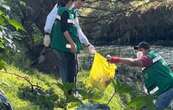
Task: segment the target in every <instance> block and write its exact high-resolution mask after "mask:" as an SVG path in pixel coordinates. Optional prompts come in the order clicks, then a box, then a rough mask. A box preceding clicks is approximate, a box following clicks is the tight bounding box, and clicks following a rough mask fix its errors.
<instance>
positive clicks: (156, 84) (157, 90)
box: [143, 51, 173, 96]
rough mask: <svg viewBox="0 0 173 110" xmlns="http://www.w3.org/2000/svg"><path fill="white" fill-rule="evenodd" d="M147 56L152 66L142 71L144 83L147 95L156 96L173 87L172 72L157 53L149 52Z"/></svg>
mask: <svg viewBox="0 0 173 110" xmlns="http://www.w3.org/2000/svg"><path fill="white" fill-rule="evenodd" d="M147 56H148V57H149V58H150V59H151V60H152V62H153V64H152V65H151V66H149V67H146V68H145V69H144V70H143V73H144V83H145V86H146V88H147V91H148V93H149V94H154V95H156V96H158V95H160V94H162V93H163V92H165V91H167V90H168V89H170V88H172V87H173V72H172V70H171V69H170V67H169V65H168V64H167V63H166V61H165V60H164V59H163V58H162V57H161V56H160V55H159V54H158V53H157V52H155V51H150V52H149V53H148V55H147Z"/></svg>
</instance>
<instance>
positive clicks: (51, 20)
mask: <svg viewBox="0 0 173 110" xmlns="http://www.w3.org/2000/svg"><path fill="white" fill-rule="evenodd" d="M57 11H58V8H57V4H56V5H55V6H54V8H53V9H52V10H51V12H50V13H49V14H48V16H47V18H46V23H45V26H44V32H45V33H47V34H50V33H51V30H52V27H53V24H54V22H55V19H56V15H57Z"/></svg>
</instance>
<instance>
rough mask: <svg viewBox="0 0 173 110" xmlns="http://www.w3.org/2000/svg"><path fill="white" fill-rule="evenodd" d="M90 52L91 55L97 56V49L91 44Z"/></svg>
mask: <svg viewBox="0 0 173 110" xmlns="http://www.w3.org/2000/svg"><path fill="white" fill-rule="evenodd" d="M88 51H89V53H90V54H95V53H96V49H95V47H94V46H93V45H92V44H89V46H88Z"/></svg>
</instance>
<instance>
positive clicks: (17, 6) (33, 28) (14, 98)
mask: <svg viewBox="0 0 173 110" xmlns="http://www.w3.org/2000/svg"><path fill="white" fill-rule="evenodd" d="M41 3H42V5H38V4H41ZM55 3H56V1H55V0H52V1H51V0H50V1H46V0H45V1H43V2H41V0H35V1H33V0H27V1H26V0H1V1H0V75H1V77H0V91H3V93H4V94H5V95H6V96H7V98H8V100H9V102H10V103H11V105H12V107H13V108H14V110H60V109H62V110H64V109H67V110H73V109H76V108H80V107H83V106H92V104H104V105H106V106H109V107H110V108H111V110H141V109H142V108H145V107H148V109H149V110H154V106H153V103H152V100H153V97H152V96H145V94H144V93H142V92H141V89H142V84H141V83H140V82H141V75H139V73H140V72H139V71H137V70H138V69H136V68H135V69H132V68H129V67H126V66H124V65H122V66H119V69H120V71H119V72H120V73H123V74H120V73H119V74H117V76H116V78H115V79H114V80H113V81H112V83H111V84H110V85H109V86H108V87H107V88H106V89H105V91H100V90H98V89H95V88H89V87H88V86H87V78H88V76H89V69H88V68H89V66H87V68H84V67H83V66H85V63H87V60H88V58H87V55H86V54H83V56H82V57H81V60H82V61H81V62H82V63H81V65H80V72H79V74H78V81H77V83H76V84H77V85H76V84H65V85H62V84H61V81H60V80H59V79H58V76H57V75H56V74H45V73H41V72H39V71H38V70H37V69H35V68H31V66H30V64H31V63H33V61H31V60H30V59H29V58H28V55H27V54H26V53H28V52H29V53H32V54H33V55H35V53H34V52H33V51H32V47H33V46H34V45H35V44H39V43H41V42H42V36H43V26H44V22H45V18H46V15H47V13H48V12H49V10H50V9H51V8H52V6H54V4H55ZM34 4H35V5H34ZM47 4H48V5H47ZM52 4H53V5H52ZM155 4H158V5H157V6H156V5H155ZM105 5H106V6H105ZM171 5H172V3H171V2H165V1H160V2H159V1H155V0H152V1H149V2H146V1H143V0H127V1H122V0H111V1H107V0H103V1H97V0H96V1H94V0H87V6H85V7H84V8H83V9H82V10H81V12H82V14H81V15H80V18H81V19H82V25H83V26H84V29H85V31H86V33H88V34H87V35H89V36H94V37H90V39H92V40H93V42H95V43H97V42H96V41H98V39H99V43H98V44H102V42H103V41H106V44H107V42H110V41H111V43H112V44H116V43H117V42H118V43H130V44H133V43H134V41H135V42H136V41H138V40H151V41H152V40H153V39H154V38H155V35H157V37H156V38H157V40H165V39H163V38H166V40H168V41H170V42H171V40H172V37H171V36H172V31H171V28H172V24H171V23H172V20H170V19H168V18H169V17H170V16H171V15H170V14H169V13H166V14H164V15H165V16H164V19H162V17H161V16H162V15H160V16H159V15H158V13H157V14H156V15H158V16H157V17H159V18H160V21H163V20H165V19H167V22H163V23H158V22H160V21H157V20H156V21H157V22H154V23H156V24H152V25H147V24H149V23H151V22H152V20H153V19H155V17H154V18H153V19H151V21H150V20H148V22H147V24H146V25H144V24H141V25H140V23H138V22H137V23H136V22H135V23H136V24H135V23H134V22H133V18H135V19H137V20H138V19H139V17H138V16H136V15H139V16H143V18H145V17H146V18H148V17H150V16H152V14H153V12H152V11H151V12H150V10H153V9H154V8H156V10H157V11H159V10H162V11H163V12H162V11H161V12H162V14H163V13H164V12H170V11H171V10H172V6H171ZM93 6H96V7H93ZM167 6H168V7H170V9H167V8H166V7H167ZM39 7H41V8H39ZM47 8H48V10H47ZM45 9H46V11H44V10H45ZM40 10H41V11H40ZM93 10H94V11H93ZM44 12H45V13H44ZM159 12H160V11H159ZM38 13H41V14H38ZM103 13H104V14H103ZM148 13H149V15H147V14H148ZM84 15H85V16H84ZM86 15H87V16H86ZM95 15H97V16H95ZM151 18H152V17H151ZM95 20H97V21H95ZM143 20H144V21H145V19H143ZM143 20H141V22H142V23H143ZM133 23H134V24H133ZM152 23H153V22H152ZM85 24H87V25H85ZM126 24H127V25H126ZM137 24H139V25H137ZM157 24H159V25H157ZM166 24H169V26H167V25H166ZM96 25H97V26H96ZM131 26H133V27H131ZM91 27H94V28H91ZM153 27H154V29H156V30H155V31H154V32H153V31H152V29H153ZM158 27H163V28H158ZM105 28H106V29H105ZM144 28H147V29H149V30H144V31H142V34H141V35H143V38H144V37H145V36H147V38H146V39H143V38H141V39H138V38H139V37H138V38H137V36H138V35H140V32H141V31H140V30H143V29H144ZM90 29H93V30H90ZM157 29H160V30H157ZM164 30H166V31H164ZM91 31H93V32H94V33H93V32H91ZM159 32H160V33H159ZM123 33H125V34H123ZM144 33H147V34H144ZM101 35H103V36H101ZM164 35H166V36H167V37H165V36H164ZM98 36H101V37H98ZM153 36H154V37H153ZM163 36H164V37H163ZM104 43H105V42H104ZM111 43H109V44H111ZM163 43H165V42H163ZM105 48H106V49H105ZM113 48H114V49H112V48H109V49H107V47H101V48H98V51H99V52H100V53H102V54H103V55H106V54H115V55H120V56H124V55H125V56H133V55H134V53H133V51H131V50H127V49H126V50H124V51H126V52H127V53H125V52H121V48H124V47H116V48H115V47H113ZM39 54H40V53H39ZM34 57H35V56H34ZM131 74H132V75H131ZM131 76H133V77H131ZM129 78H131V79H130V80H131V81H127V79H128V80H129ZM131 82H133V83H131ZM74 86H77V89H78V92H79V94H80V95H81V96H80V95H79V94H78V95H77V97H75V96H71V95H68V94H67V91H68V90H69V89H71V88H72V87H74Z"/></svg>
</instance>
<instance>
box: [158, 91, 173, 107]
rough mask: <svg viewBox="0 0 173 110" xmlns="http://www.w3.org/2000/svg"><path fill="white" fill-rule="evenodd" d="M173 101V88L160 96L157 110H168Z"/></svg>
mask: <svg viewBox="0 0 173 110" xmlns="http://www.w3.org/2000/svg"><path fill="white" fill-rule="evenodd" d="M172 100H173V88H171V89H169V90H168V91H166V92H164V93H162V94H161V95H160V96H158V98H157V99H156V103H155V106H156V110H164V109H166V108H167V107H168V106H169V104H170V102H171V101H172Z"/></svg>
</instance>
